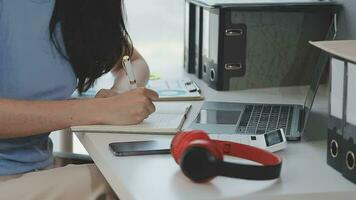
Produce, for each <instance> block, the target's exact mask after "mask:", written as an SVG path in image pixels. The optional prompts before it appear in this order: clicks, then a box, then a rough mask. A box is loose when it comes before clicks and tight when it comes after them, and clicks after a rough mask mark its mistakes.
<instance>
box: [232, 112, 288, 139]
mask: <svg viewBox="0 0 356 200" xmlns="http://www.w3.org/2000/svg"><path fill="white" fill-rule="evenodd" d="M292 115H293V106H288V105H286V106H284V105H246V107H245V110H244V113H243V114H242V117H241V120H240V123H239V125H238V126H237V131H238V133H243V134H244V133H245V134H264V133H266V132H269V131H273V130H276V129H280V128H283V129H284V130H285V132H286V134H287V133H289V132H290V123H289V122H290V121H291V118H292Z"/></svg>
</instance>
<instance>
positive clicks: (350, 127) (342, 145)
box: [311, 40, 356, 183]
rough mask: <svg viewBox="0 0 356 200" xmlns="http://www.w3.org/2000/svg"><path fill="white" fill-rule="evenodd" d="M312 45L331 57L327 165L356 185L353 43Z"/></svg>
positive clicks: (355, 62)
mask: <svg viewBox="0 0 356 200" xmlns="http://www.w3.org/2000/svg"><path fill="white" fill-rule="evenodd" d="M311 43H312V44H313V45H314V46H317V47H319V48H320V49H322V50H324V51H326V52H328V53H329V54H330V55H331V57H332V59H331V62H330V63H331V64H330V70H331V88H330V104H329V123H328V140H327V141H328V145H327V163H328V164H329V165H330V166H332V167H333V168H334V169H336V170H337V171H339V172H341V173H342V175H343V176H344V177H346V178H347V179H348V180H350V181H352V182H353V183H356V159H355V154H356V88H355V85H356V54H355V52H356V40H344V41H323V42H311Z"/></svg>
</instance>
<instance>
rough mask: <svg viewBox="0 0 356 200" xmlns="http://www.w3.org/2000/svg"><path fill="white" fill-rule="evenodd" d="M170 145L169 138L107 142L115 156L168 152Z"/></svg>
mask: <svg viewBox="0 0 356 200" xmlns="http://www.w3.org/2000/svg"><path fill="white" fill-rule="evenodd" d="M170 146H171V142H170V140H145V141H133V142H113V143H110V144H109V148H110V150H111V152H112V153H113V154H114V155H115V156H135V155H153V154H170V149H171V148H170Z"/></svg>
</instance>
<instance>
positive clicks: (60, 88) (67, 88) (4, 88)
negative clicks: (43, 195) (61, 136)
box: [0, 0, 77, 175]
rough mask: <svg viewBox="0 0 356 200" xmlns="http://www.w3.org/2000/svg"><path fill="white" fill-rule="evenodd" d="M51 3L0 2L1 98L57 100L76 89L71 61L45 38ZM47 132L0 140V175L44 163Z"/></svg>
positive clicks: (45, 0)
mask: <svg viewBox="0 0 356 200" xmlns="http://www.w3.org/2000/svg"><path fill="white" fill-rule="evenodd" d="M54 4H55V0H0V98H8V99H23V100H60V99H68V98H69V97H70V95H71V94H72V93H73V91H74V90H75V87H76V83H77V82H76V77H75V74H74V71H73V69H72V67H71V65H70V63H68V62H67V61H66V60H65V59H64V58H62V57H61V55H60V54H59V52H58V51H57V50H56V49H55V47H54V45H53V44H52V43H51V42H50V39H49V28H48V27H49V21H50V19H51V16H52V12H53V8H54ZM53 112H55V110H53ZM0 114H1V113H0ZM48 135H49V133H43V134H40V135H36V136H29V137H22V138H14V139H0V175H10V174H18V173H24V172H28V171H32V170H35V169H41V168H45V167H47V166H49V165H50V164H51V163H52V162H53V157H52V142H51V140H50V139H49V137H48Z"/></svg>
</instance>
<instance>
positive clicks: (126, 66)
mask: <svg viewBox="0 0 356 200" xmlns="http://www.w3.org/2000/svg"><path fill="white" fill-rule="evenodd" d="M122 61H123V67H124V70H125V72H126V75H127V78H128V79H129V84H130V87H131V89H135V88H137V85H136V78H135V73H134V72H133V68H132V64H131V61H130V57H129V56H124V57H123V58H122Z"/></svg>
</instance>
